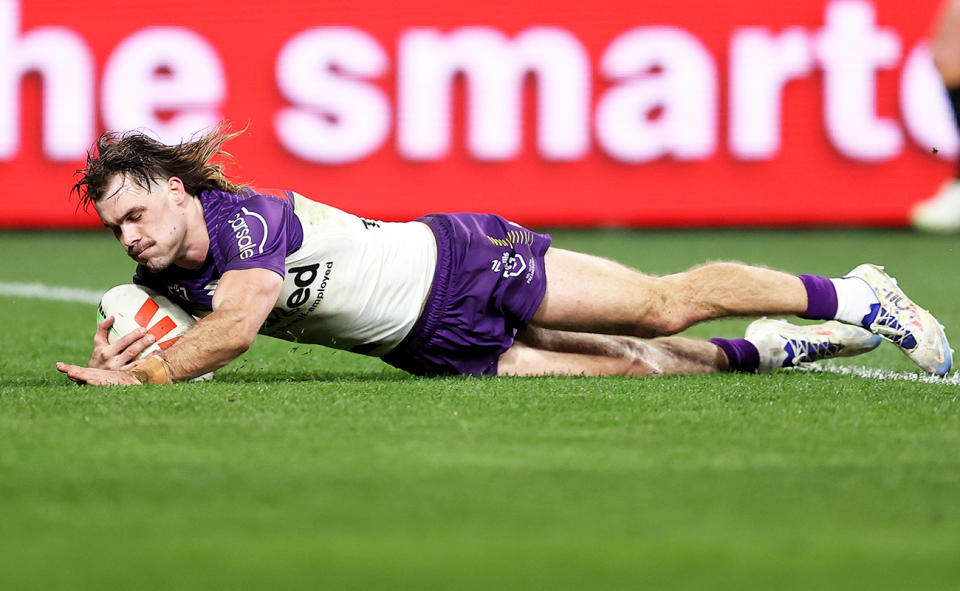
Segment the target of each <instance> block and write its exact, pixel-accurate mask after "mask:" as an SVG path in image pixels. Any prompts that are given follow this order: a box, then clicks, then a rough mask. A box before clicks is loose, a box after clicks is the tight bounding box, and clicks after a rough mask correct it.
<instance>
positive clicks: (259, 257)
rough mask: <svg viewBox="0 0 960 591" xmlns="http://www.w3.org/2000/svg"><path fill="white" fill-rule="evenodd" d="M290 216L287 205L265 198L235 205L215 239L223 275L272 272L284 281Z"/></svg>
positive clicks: (260, 197) (260, 196)
mask: <svg viewBox="0 0 960 591" xmlns="http://www.w3.org/2000/svg"><path fill="white" fill-rule="evenodd" d="M287 215H289V211H288V208H287V207H285V206H284V202H283V201H281V200H279V199H277V198H274V197H269V196H265V195H257V196H256V197H252V198H250V199H246V200H244V201H242V202H240V203H237V204H236V205H234V206H233V207H232V208H231V211H228V212H227V215H225V216H224V217H223V221H222V222H221V223H220V225H219V227H218V228H217V232H216V234H215V236H211V242H213V241H214V240H215V241H216V243H217V247H218V250H219V253H220V258H221V261H222V263H221V265H220V268H221V271H222V272H223V273H225V272H227V271H234V270H240V269H269V270H271V271H274V272H276V273H277V274H279V275H280V276H281V277H283V275H284V269H285V266H284V260H285V259H286V256H287V231H286V219H285V218H286V216H287Z"/></svg>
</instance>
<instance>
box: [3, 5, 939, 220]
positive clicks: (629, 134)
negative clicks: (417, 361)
mask: <svg viewBox="0 0 960 591" xmlns="http://www.w3.org/2000/svg"><path fill="white" fill-rule="evenodd" d="M937 9H938V6H937V2H934V1H932V0H920V1H918V2H902V1H901V0H877V1H874V2H871V1H868V0H834V1H830V2H828V1H820V2H813V1H810V2H796V3H770V2H765V1H761V0H730V1H728V2H722V3H720V2H710V1H707V0H676V1H673V2H658V3H650V2H647V3H644V2H635V1H625V0H599V1H597V2H583V1H573V0H556V1H554V2H551V3H543V2H532V1H530V0H515V1H514V2H510V3H499V2H484V3H472V2H471V3H457V2H450V1H449V0H445V1H442V2H441V1H435V0H412V1H405V2H386V1H383V0H354V1H352V2H317V1H306V0H288V1H287V2H283V3H265V2H246V3H244V2H239V3H238V2H234V1H227V0H203V1H201V2H196V1H191V2H188V1H186V0H166V1H165V2H162V3H154V2H149V3H147V2H144V3H138V2H122V3H121V2H114V1H110V0H87V1H85V2H66V1H64V0H57V1H54V0H29V1H28V0H0V179H2V181H3V182H2V187H3V192H2V194H0V227H82V226H95V225H97V221H96V219H94V218H93V217H92V216H90V215H84V214H83V212H79V213H78V212H77V211H76V200H75V199H74V198H72V197H71V196H70V195H69V193H70V188H71V186H72V184H73V182H74V181H75V178H74V172H75V171H76V170H77V169H78V168H80V167H81V166H82V165H83V158H84V154H85V151H86V149H87V148H88V147H89V145H90V144H91V143H92V141H93V140H94V139H95V137H96V136H97V134H99V133H101V132H102V131H103V130H105V129H131V128H145V129H148V130H150V132H151V133H153V134H155V135H156V136H157V137H160V138H161V139H163V140H164V141H168V142H176V141H180V140H181V139H183V138H189V137H190V135H191V134H192V133H194V132H196V131H197V130H199V129H202V128H204V127H208V126H210V125H213V124H215V123H216V122H217V121H219V120H221V119H226V120H229V121H231V122H232V123H233V125H234V127H235V128H236V127H241V128H242V127H244V126H248V130H247V132H246V133H245V134H244V135H243V136H241V137H239V138H237V139H235V140H233V141H232V142H231V143H230V144H228V148H229V150H230V151H231V152H232V153H233V154H234V156H235V157H236V163H235V164H232V165H230V166H229V167H228V170H229V171H230V172H231V173H232V174H233V175H235V176H236V177H237V178H238V179H239V180H241V181H245V182H248V183H250V184H252V185H254V186H257V185H259V186H267V187H285V188H290V189H293V190H296V191H298V192H300V193H302V194H304V195H307V196H309V197H311V198H313V199H316V200H319V201H323V202H326V203H329V204H331V205H335V206H338V207H342V208H344V209H347V210H349V211H352V212H355V213H358V214H361V215H364V216H366V217H372V218H380V219H389V220H397V219H409V218H412V217H415V216H418V215H421V214H424V213H428V212H433V211H470V210H472V211H493V212H497V213H501V214H503V215H505V216H507V217H510V218H512V219H514V220H516V221H518V222H523V223H526V224H531V225H538V226H543V225H624V226H675V227H686V226H703V225H731V224H732V225H760V224H762V225H795V224H832V225H902V224H904V223H905V222H906V219H907V212H908V211H909V208H910V206H911V204H913V203H914V202H916V201H917V200H919V199H922V198H924V197H926V196H928V195H929V194H931V193H932V192H933V191H935V189H936V187H937V185H938V184H939V183H940V182H941V181H942V180H943V179H944V178H945V177H946V176H947V175H948V174H950V171H951V170H952V168H951V167H952V164H951V162H952V159H953V158H954V157H955V155H956V153H957V138H956V131H955V129H954V127H953V124H952V119H951V115H950V113H949V111H948V109H947V105H946V100H945V98H944V97H943V92H942V88H940V86H939V85H938V84H939V83H938V79H937V77H936V73H935V70H934V69H933V67H932V64H931V60H930V55H929V48H928V46H927V44H926V41H925V39H926V38H927V37H928V36H929V31H930V30H931V27H932V23H933V19H934V17H935V13H936V11H937Z"/></svg>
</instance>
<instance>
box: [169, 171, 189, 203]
mask: <svg viewBox="0 0 960 591" xmlns="http://www.w3.org/2000/svg"><path fill="white" fill-rule="evenodd" d="M167 190H168V191H170V194H171V195H172V196H173V200H174V202H175V203H176V204H177V205H180V204H182V203H183V202H184V201H185V200H186V199H187V197H188V195H187V190H186V188H185V187H184V186H183V181H181V180H180V178H179V177H175V176H172V177H170V178H168V179H167Z"/></svg>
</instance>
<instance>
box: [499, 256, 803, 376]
mask: <svg viewBox="0 0 960 591" xmlns="http://www.w3.org/2000/svg"><path fill="white" fill-rule="evenodd" d="M544 263H545V267H546V269H545V271H546V275H547V292H546V295H545V297H544V300H543V303H542V304H541V305H540V308H539V309H538V310H537V313H536V315H535V316H534V319H533V322H532V323H531V326H530V328H529V329H528V330H527V331H524V332H522V333H520V334H519V335H518V339H517V343H516V344H515V345H514V346H513V347H511V349H510V350H508V351H507V352H506V353H504V354H503V356H501V358H500V365H499V373H500V374H502V375H543V374H563V375H578V374H586V375H647V374H676V373H713V372H717V371H724V370H726V369H727V367H726V358H725V356H724V355H723V353H721V352H720V350H719V348H718V347H717V346H715V345H713V344H712V343H709V342H707V341H702V340H697V339H689V338H684V337H668V336H667V335H672V334H675V333H677V332H680V331H681V330H684V329H685V328H687V327H689V326H691V325H693V324H695V323H697V322H701V321H704V320H709V319H711V318H721V317H727V316H759V315H764V314H771V315H789V314H802V313H803V312H805V311H806V309H807V294H806V290H805V288H804V286H803V283H802V282H801V281H800V280H799V279H798V278H797V277H795V276H794V275H790V274H788V273H783V272H781V271H774V270H771V269H764V268H759V267H750V266H747V265H742V264H739V263H708V264H706V265H702V266H699V267H695V268H694V269H691V270H689V271H686V272H683V273H677V274H674V275H667V276H664V277H653V276H650V275H644V274H642V273H640V272H638V271H635V270H633V269H630V268H628V267H625V266H623V265H620V264H618V263H615V262H613V261H610V260H607V259H602V258H599V257H595V256H591V255H586V254H581V253H576V252H571V251H568V250H562V249H557V248H551V249H550V250H548V251H547V254H546V256H545V257H544ZM636 337H644V338H650V337H666V338H654V339H653V340H649V341H644V340H641V339H639V338H636Z"/></svg>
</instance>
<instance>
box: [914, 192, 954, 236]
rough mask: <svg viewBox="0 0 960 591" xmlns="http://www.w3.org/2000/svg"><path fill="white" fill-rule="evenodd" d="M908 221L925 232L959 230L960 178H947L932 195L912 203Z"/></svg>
mask: <svg viewBox="0 0 960 591" xmlns="http://www.w3.org/2000/svg"><path fill="white" fill-rule="evenodd" d="M910 221H911V222H912V223H913V227H914V228H916V229H918V230H924V231H926V232H957V231H960V179H950V180H948V181H947V182H945V183H943V186H941V187H940V190H939V191H937V193H936V194H935V195H934V196H932V197H930V198H929V199H927V200H926V201H921V202H920V203H917V204H916V205H914V206H913V210H912V211H911V212H910Z"/></svg>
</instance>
